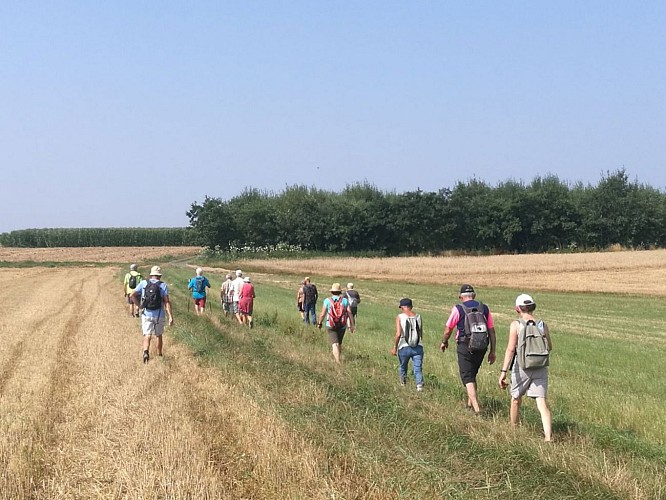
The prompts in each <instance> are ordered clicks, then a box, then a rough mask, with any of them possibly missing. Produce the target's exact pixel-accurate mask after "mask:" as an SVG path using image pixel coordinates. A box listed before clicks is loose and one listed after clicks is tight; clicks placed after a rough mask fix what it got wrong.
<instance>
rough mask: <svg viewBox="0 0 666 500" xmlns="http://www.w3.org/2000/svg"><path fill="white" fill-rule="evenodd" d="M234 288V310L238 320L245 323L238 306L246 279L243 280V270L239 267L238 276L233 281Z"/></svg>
mask: <svg viewBox="0 0 666 500" xmlns="http://www.w3.org/2000/svg"><path fill="white" fill-rule="evenodd" d="M231 283H232V286H233V289H234V297H233V298H234V301H233V310H234V315H235V316H236V319H237V320H238V322H239V323H240V324H241V325H242V324H243V317H242V316H241V313H240V309H239V308H238V303H239V302H240V295H241V291H242V290H243V285H244V284H245V281H244V280H243V271H241V270H240V269H238V270H237V271H236V278H235V279H234V280H233V281H232V282H231Z"/></svg>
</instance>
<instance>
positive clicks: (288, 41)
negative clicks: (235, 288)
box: [0, 0, 666, 231]
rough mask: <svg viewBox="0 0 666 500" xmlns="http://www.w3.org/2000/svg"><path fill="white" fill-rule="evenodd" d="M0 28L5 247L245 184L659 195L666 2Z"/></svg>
mask: <svg viewBox="0 0 666 500" xmlns="http://www.w3.org/2000/svg"><path fill="white" fill-rule="evenodd" d="M0 23H1V26H2V28H1V29H0V75H1V78H0V110H1V112H0V153H1V155H0V162H1V164H2V175H1V182H0V214H1V215H0V231H8V230H12V229H22V228H29V227H84V226H85V227H90V226H93V227H97V226H99V227H105V226H185V225H187V224H188V220H187V217H186V216H185V212H186V211H187V210H188V209H189V207H190V205H191V204H192V203H193V202H195V201H202V200H203V198H204V196H205V195H209V196H216V197H222V198H225V199H228V198H231V197H233V196H235V195H237V194H239V193H240V192H241V191H242V190H243V188H245V187H250V186H251V187H256V188H259V189H262V190H263V189H265V190H272V191H281V190H282V189H283V188H284V187H285V186H287V185H294V184H305V185H308V186H317V187H319V188H325V189H330V190H335V191H338V190H340V189H342V188H344V186H345V185H346V184H348V183H353V182H357V181H365V180H367V181H368V182H370V183H372V184H374V185H376V186H377V187H378V188H380V189H382V190H397V191H399V192H401V191H405V190H411V189H416V188H417V187H420V188H421V189H424V190H437V189H439V188H442V187H453V186H454V185H455V183H456V181H458V180H463V181H464V180H467V179H469V178H471V177H476V178H479V179H484V180H486V181H488V182H489V183H491V184H496V183H498V182H500V181H502V180H507V179H517V180H524V181H526V182H529V181H530V180H531V179H532V178H534V177H535V176H538V175H546V174H549V173H552V174H556V175H558V176H559V177H560V178H561V179H563V180H566V181H570V182H572V183H573V182H576V181H582V182H584V183H591V184H596V183H597V182H598V180H599V179H600V178H601V174H602V173H604V172H606V171H609V170H610V171H614V170H617V169H619V168H622V167H624V168H625V169H626V171H627V173H628V175H629V177H630V179H631V180H638V181H639V182H642V183H645V184H650V185H652V186H654V187H656V188H659V189H664V188H665V187H666V147H665V142H664V138H665V137H666V102H665V98H664V93H665V91H666V29H665V28H664V27H665V26H666V2H661V1H654V2H652V1H646V2H626V1H622V2H620V1H583V2H581V1H557V2H552V1H529V2H528V1H523V2H511V1H508V2H500V1H485V2H478V1H465V2H462V1H460V2H453V1H404V0H400V1H371V0H370V1H369V0H358V1H326V2H324V1H312V0H310V1H258V0H257V1H252V0H242V1H241V0H238V1H236V2H226V1H222V0H219V1H212V0H210V1H208V0H199V1H187V2H185V1H178V2H170V1H166V0H163V1H140V0H139V1H126V2H122V1H119V2H102V1H94V0H93V1H89V0H80V1H59V0H54V1H39V2H36V1H30V0H22V1H14V0H3V1H2V2H0ZM152 196H157V197H159V199H160V200H161V202H160V203H161V206H162V208H161V210H159V211H156V210H155V209H153V208H147V209H144V208H142V205H143V204H144V203H146V202H147V201H148V200H149V199H150V197H152Z"/></svg>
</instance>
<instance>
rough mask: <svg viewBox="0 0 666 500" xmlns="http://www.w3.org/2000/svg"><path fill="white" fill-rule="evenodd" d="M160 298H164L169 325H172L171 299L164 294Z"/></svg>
mask: <svg viewBox="0 0 666 500" xmlns="http://www.w3.org/2000/svg"><path fill="white" fill-rule="evenodd" d="M162 299H163V300H164V310H165V311H166V313H167V316H168V317H169V326H173V315H172V314H171V301H170V300H169V296H168V295H165V296H164V297H162Z"/></svg>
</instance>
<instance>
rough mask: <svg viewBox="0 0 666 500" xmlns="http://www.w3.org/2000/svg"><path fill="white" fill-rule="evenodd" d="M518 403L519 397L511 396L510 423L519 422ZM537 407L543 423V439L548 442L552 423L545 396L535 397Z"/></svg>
mask: <svg viewBox="0 0 666 500" xmlns="http://www.w3.org/2000/svg"><path fill="white" fill-rule="evenodd" d="M520 403H521V398H517V399H514V398H511V410H510V412H509V414H510V418H511V424H512V425H518V423H519V422H520ZM536 404H537V408H538V410H539V413H540V414H541V424H542V425H543V436H544V441H546V442H550V441H551V440H552V437H553V424H552V419H551V416H550V409H549V408H548V403H547V402H546V398H536Z"/></svg>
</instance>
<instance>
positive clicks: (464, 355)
mask: <svg viewBox="0 0 666 500" xmlns="http://www.w3.org/2000/svg"><path fill="white" fill-rule="evenodd" d="M454 330H455V331H456V336H455V340H456V352H457V354H458V371H459V373H460V379H461V380H462V383H463V385H464V386H465V390H466V391H467V407H468V408H471V409H472V410H474V413H475V414H477V415H479V414H480V412H481V409H480V408H479V401H478V394H477V387H476V375H477V373H478V372H479V368H481V364H482V363H483V359H484V358H485V356H486V352H487V351H488V347H490V352H489V353H488V363H489V364H491V365H492V364H493V363H494V362H495V324H494V322H493V316H492V314H490V309H489V308H488V306H487V305H485V304H482V303H481V302H480V301H478V300H476V292H474V288H473V287H472V286H471V285H463V286H462V287H460V304H456V305H455V306H453V309H451V314H450V315H449V319H448V320H447V321H446V326H445V327H444V337H443V338H442V343H441V345H440V346H439V347H440V349H441V351H442V352H445V351H446V350H447V349H448V347H449V338H450V337H451V334H452V332H453V331H454Z"/></svg>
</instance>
